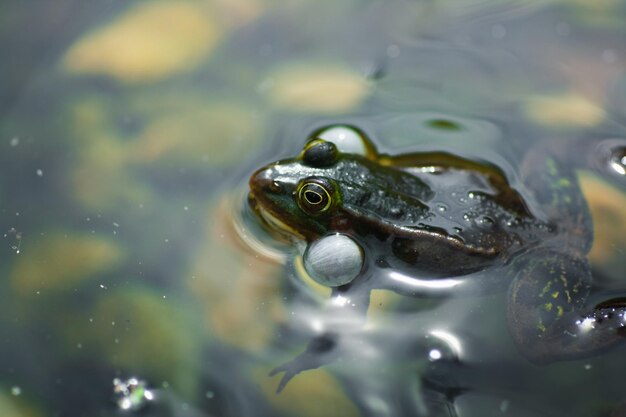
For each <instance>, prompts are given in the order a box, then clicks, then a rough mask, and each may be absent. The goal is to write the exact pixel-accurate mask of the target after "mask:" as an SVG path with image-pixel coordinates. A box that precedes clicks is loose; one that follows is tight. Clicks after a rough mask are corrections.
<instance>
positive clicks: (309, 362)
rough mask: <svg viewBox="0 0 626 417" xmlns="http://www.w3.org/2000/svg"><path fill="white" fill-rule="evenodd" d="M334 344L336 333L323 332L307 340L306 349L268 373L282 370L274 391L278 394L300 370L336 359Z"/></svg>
mask: <svg viewBox="0 0 626 417" xmlns="http://www.w3.org/2000/svg"><path fill="white" fill-rule="evenodd" d="M336 346H337V336H336V335H334V334H323V335H320V336H317V337H316V338H314V339H312V340H311V341H310V342H309V344H308V346H307V348H306V350H305V351H304V352H302V353H301V354H300V355H298V356H297V357H296V358H295V359H293V360H291V361H289V362H287V363H284V364H282V365H280V366H277V367H276V368H274V369H273V370H272V371H271V372H270V373H269V376H274V375H276V374H279V373H281V372H284V374H283V377H282V378H281V380H280V382H279V383H278V387H277V388H276V393H277V394H280V392H281V391H282V390H283V389H284V388H285V387H286V386H287V383H288V382H289V381H290V380H291V379H292V378H293V377H295V376H296V375H298V374H299V373H300V372H302V371H306V370H309V369H316V368H319V367H320V366H322V365H326V364H328V363H331V362H333V361H334V360H336V359H337V357H338V356H339V352H338V351H337V349H336Z"/></svg>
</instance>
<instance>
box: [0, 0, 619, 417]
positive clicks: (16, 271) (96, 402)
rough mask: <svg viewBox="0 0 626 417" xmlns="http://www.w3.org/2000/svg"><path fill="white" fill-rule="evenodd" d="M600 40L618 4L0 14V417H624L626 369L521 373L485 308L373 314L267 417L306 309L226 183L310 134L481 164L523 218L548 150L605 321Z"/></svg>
mask: <svg viewBox="0 0 626 417" xmlns="http://www.w3.org/2000/svg"><path fill="white" fill-rule="evenodd" d="M624 21H626V2H624V1H622V0H598V1H594V2H585V1H579V0H569V1H568V0H553V1H544V2H530V1H523V0H503V1H478V0H469V1H456V0H442V1H401V0H393V1H374V0H367V1H362V0H359V1H357V0H346V1H341V2H315V1H305V0H298V1H294V2H289V4H284V3H281V2H275V1H272V0H234V1H227V0H213V1H177V2H168V1H151V2H141V1H113V0H111V1H105V2H84V1H78V0H58V1H55V2H43V1H40V2H18V1H8V2H4V3H3V4H2V5H1V6H0V46H1V50H2V51H3V52H2V59H1V60H0V79H1V80H2V82H0V174H1V175H0V228H1V229H2V231H1V232H2V239H1V240H0V242H1V243H2V245H0V271H1V274H0V276H1V277H2V279H0V416H3V417H18V416H19V417H40V416H41V417H43V416H55V417H64V416H68V417H69V416H71V417H81V416H85V417H87V416H116V415H133V414H137V415H142V416H177V417H183V416H185V417H186V416H207V417H208V416H216V417H228V416H233V417H234V416H237V417H241V416H255V417H256V416H305V417H313V416H335V415H336V416H404V415H407V416H409V415H410V416H416V415H424V416H426V415H428V416H458V417H469V416H497V415H503V416H557V417H558V416H576V417H578V416H580V417H589V416H592V417H595V416H598V417H602V416H606V417H609V416H611V417H615V416H624V415H626V391H625V390H624V384H623V375H625V374H626V344H624V345H622V346H617V347H615V348H613V349H610V350H607V351H605V352H602V354H598V355H594V356H591V357H585V358H581V359H575V360H574V359H572V360H567V361H560V362H554V363H550V364H544V365H536V364H533V363H531V362H529V361H528V359H526V357H525V356H523V355H522V354H521V353H520V352H519V350H518V347H517V346H516V345H515V343H514V342H513V338H512V336H511V333H510V328H509V323H508V322H507V316H506V311H507V296H506V294H507V291H506V288H507V286H508V283H506V282H505V284H504V285H503V286H500V285H497V284H494V287H497V289H496V288H489V286H486V287H482V288H480V289H479V291H474V292H472V293H471V294H462V295H459V296H455V297H449V298H442V297H421V298H414V297H407V296H402V295H398V294H396V293H394V292H390V291H383V290H379V291H373V292H372V294H371V301H370V308H369V310H368V312H367V318H366V319H365V320H364V321H358V323H357V324H354V325H348V326H344V327H342V328H343V329H344V334H342V340H343V341H344V343H343V355H342V357H341V358H340V360H337V361H335V362H333V363H329V364H325V365H324V366H321V367H319V368H318V369H314V370H307V371H304V372H302V373H300V374H298V375H297V376H296V377H295V378H293V379H292V380H291V381H290V382H289V383H288V384H287V386H286V387H285V389H284V390H283V391H282V392H281V393H280V394H277V393H276V392H275V391H276V388H277V386H278V383H279V381H280V377H281V376H280V375H276V376H271V377H270V376H269V373H270V371H271V370H272V369H274V368H275V367H277V366H279V365H281V364H284V363H286V362H289V361H290V360H292V359H293V358H295V357H296V356H297V355H298V354H299V353H301V352H302V351H304V349H305V348H306V346H307V343H308V342H309V340H311V338H312V337H313V336H314V335H315V334H316V332H317V331H318V330H319V329H318V327H319V322H318V321H319V320H318V319H319V318H320V317H322V318H325V320H326V319H327V315H324V312H325V311H326V307H325V306H326V304H327V302H328V299H329V294H330V291H329V290H328V289H327V288H323V287H322V286H319V285H316V284H315V283H313V282H311V281H310V280H308V279H307V278H306V277H305V276H303V274H302V273H301V270H302V268H301V266H299V265H301V264H300V263H299V262H300V255H299V250H301V248H300V249H299V248H296V247H292V245H289V244H286V243H285V242H284V241H281V240H279V239H276V237H275V236H273V235H272V234H268V233H267V231H266V230H264V229H263V228H260V227H257V226H258V224H256V223H255V222H254V221H253V220H251V219H250V218H248V217H246V215H245V213H246V211H245V207H246V204H247V203H246V200H245V195H246V193H247V190H248V178H249V177H250V175H251V174H252V173H253V172H254V171H255V170H256V169H257V168H259V167H261V166H262V165H264V164H267V163H269V162H272V161H275V160H277V159H280V158H289V157H294V156H295V155H297V154H298V153H299V152H300V151H301V149H302V146H303V144H304V143H305V141H306V139H307V137H308V136H309V135H310V133H311V132H313V131H315V130H316V129H318V128H320V127H322V126H326V125H331V124H352V125H355V126H358V127H359V128H360V129H362V130H363V131H365V132H367V134H368V135H369V136H370V137H371V138H372V140H373V141H374V142H375V144H376V146H377V147H378V149H379V150H380V151H381V152H385V153H390V154H402V153H406V152H418V151H422V150H424V149H428V150H442V151H448V152H452V153H454V154H456V155H459V156H462V157H464V158H469V159H476V160H484V161H489V162H490V163H492V164H495V165H497V166H498V167H500V168H501V169H502V170H503V172H504V173H505V174H506V176H507V178H508V180H509V182H510V184H511V186H512V187H513V188H516V189H518V190H519V192H520V193H521V194H522V195H524V197H528V199H529V201H530V202H531V204H530V209H531V211H533V212H537V213H541V209H540V208H539V207H536V206H533V205H532V202H533V201H534V200H533V198H532V195H533V194H532V191H533V190H528V189H527V188H525V187H524V178H525V175H526V174H528V173H529V172H531V173H532V172H541V170H542V169H543V168H542V167H541V166H539V165H537V166H535V165H533V162H532V161H534V159H532V158H530V159H529V157H528V155H535V157H536V155H537V154H539V155H543V154H542V152H544V153H545V152H548V151H547V150H550V152H554V153H555V158H558V159H559V160H561V161H565V162H566V163H567V164H568V167H569V168H571V172H575V173H576V178H577V181H578V183H579V184H580V188H581V190H582V193H583V195H584V197H585V198H586V201H587V204H588V206H589V209H590V213H591V218H592V220H593V231H594V239H593V245H592V247H591V250H590V252H589V254H588V256H587V257H588V259H589V261H590V263H591V269H592V274H593V286H592V295H591V296H590V299H589V303H590V304H591V305H595V304H598V303H600V302H602V301H604V300H606V299H622V300H623V297H624V296H626V294H625V291H624V290H626V280H625V278H626V277H625V275H624V271H625V270H626V261H625V259H626V257H625V256H624V255H625V253H624V251H625V248H626V210H625V209H624V207H626V194H625V192H626V156H625V155H626V151H625V150H626V26H625V25H624ZM529 161H530V162H529ZM549 211H550V209H549V208H548V212H549ZM566 214H567V213H563V216H564V217H565V216H566ZM552 215H553V216H556V217H558V213H557V214H555V213H554V210H552ZM570 226H571V227H574V226H573V225H571V224H570ZM299 271H300V272H299ZM481 274H482V275H486V276H487V277H489V278H490V280H488V281H487V282H501V281H502V280H504V279H505V278H503V276H504V275H503V268H502V267H500V268H497V269H494V270H493V271H492V270H491V269H489V268H487V269H486V270H485V271H483V272H481ZM502 287H504V289H503V288H502ZM331 319H335V320H341V319H342V317H334V318H331ZM329 320H330V319H329Z"/></svg>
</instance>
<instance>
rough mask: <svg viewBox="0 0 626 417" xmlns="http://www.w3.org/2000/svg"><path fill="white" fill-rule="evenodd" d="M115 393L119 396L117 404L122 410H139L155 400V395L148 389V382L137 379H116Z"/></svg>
mask: <svg viewBox="0 0 626 417" xmlns="http://www.w3.org/2000/svg"><path fill="white" fill-rule="evenodd" d="M113 392H114V393H115V395H116V396H117V401H116V402H117V406H118V407H119V409H120V410H132V411H135V410H139V409H141V408H143V407H144V406H145V405H146V404H147V403H148V402H150V401H152V400H154V393H153V392H152V391H151V390H149V389H147V384H146V382H145V381H142V380H140V379H137V378H129V379H127V380H121V379H119V378H115V379H114V380H113Z"/></svg>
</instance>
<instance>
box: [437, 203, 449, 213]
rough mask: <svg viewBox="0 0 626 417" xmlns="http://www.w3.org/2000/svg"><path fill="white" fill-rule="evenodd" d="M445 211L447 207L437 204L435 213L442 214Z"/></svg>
mask: <svg viewBox="0 0 626 417" xmlns="http://www.w3.org/2000/svg"><path fill="white" fill-rule="evenodd" d="M447 210H448V206H446V205H445V204H437V211H440V212H441V213H443V212H445V211H447Z"/></svg>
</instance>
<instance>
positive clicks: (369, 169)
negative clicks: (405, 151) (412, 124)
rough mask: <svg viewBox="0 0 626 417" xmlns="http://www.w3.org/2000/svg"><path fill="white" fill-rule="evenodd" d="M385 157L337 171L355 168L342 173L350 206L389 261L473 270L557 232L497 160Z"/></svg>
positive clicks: (433, 269) (443, 271) (441, 272)
mask: <svg viewBox="0 0 626 417" xmlns="http://www.w3.org/2000/svg"><path fill="white" fill-rule="evenodd" d="M383 161H384V162H385V164H384V165H383V166H382V167H381V166H380V165H376V164H374V163H369V162H367V161H362V160H358V158H357V160H355V159H352V158H346V159H345V160H344V161H343V164H341V165H338V167H337V168H338V171H337V172H338V173H341V172H346V173H347V172H352V173H353V174H354V175H353V176H350V175H339V178H338V180H339V181H340V182H341V188H342V190H343V191H344V195H346V196H347V197H345V199H344V202H343V209H344V210H345V211H346V212H347V213H348V214H349V215H350V216H351V217H352V224H353V225H354V227H355V230H357V233H358V234H359V235H361V236H375V237H376V239H374V244H375V246H376V248H377V250H379V251H380V252H381V253H382V256H380V257H379V258H380V260H382V261H384V263H387V264H389V265H390V266H394V267H398V266H399V265H397V263H398V262H397V260H399V261H400V263H402V264H404V265H405V266H409V267H413V268H416V269H418V270H422V271H424V272H425V273H428V274H431V275H433V274H434V275H437V276H445V275H457V274H466V273H469V272H472V271H475V270H478V269H481V268H482V267H484V266H485V265H487V264H490V263H492V262H493V261H494V259H496V258H501V259H505V258H507V257H508V256H509V255H511V254H512V253H514V252H515V251H517V250H519V249H520V248H522V247H526V246H528V245H532V244H534V243H535V242H537V241H538V240H539V239H541V238H543V237H545V236H546V234H549V233H550V228H549V227H548V226H547V225H545V224H544V223H542V222H540V221H539V220H537V219H535V218H534V217H533V216H532V215H531V214H530V213H529V211H528V209H527V208H526V204H525V202H524V201H523V199H522V197H521V196H520V195H519V194H518V193H517V192H516V191H515V190H514V189H512V188H511V187H510V186H509V184H508V182H507V180H506V177H505V176H504V174H503V173H502V172H501V171H500V170H499V169H497V168H495V167H493V166H491V165H481V164H478V163H476V162H473V161H469V160H465V159H462V158H458V157H455V156H452V155H448V154H443V153H437V154H416V155H415V156H414V157H413V158H412V156H411V155H405V156H403V157H401V159H400V160H399V161H393V160H392V159H391V158H388V159H386V160H385V159H383ZM394 162H397V163H395V164H394Z"/></svg>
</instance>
